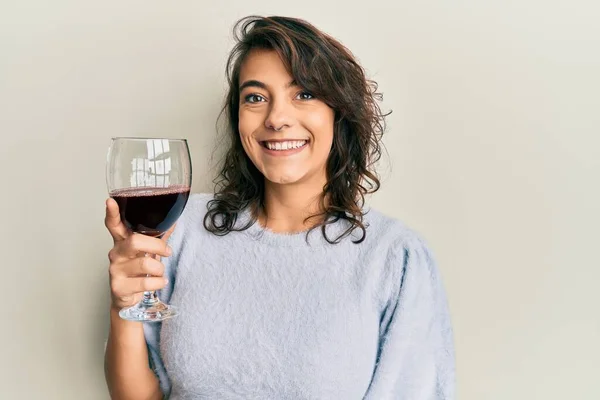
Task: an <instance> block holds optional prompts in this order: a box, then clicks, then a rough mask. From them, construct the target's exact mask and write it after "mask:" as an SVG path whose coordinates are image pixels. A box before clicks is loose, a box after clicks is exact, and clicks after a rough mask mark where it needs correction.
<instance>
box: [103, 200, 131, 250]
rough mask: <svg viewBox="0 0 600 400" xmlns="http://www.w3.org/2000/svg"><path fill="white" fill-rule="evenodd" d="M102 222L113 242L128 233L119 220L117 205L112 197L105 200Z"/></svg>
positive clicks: (125, 236) (123, 237) (121, 238)
mask: <svg viewBox="0 0 600 400" xmlns="http://www.w3.org/2000/svg"><path fill="white" fill-rule="evenodd" d="M104 224H105V225H106V228H107V229H108V231H109V232H110V235H111V236H112V237H113V239H114V240H115V242H116V241H119V240H123V239H125V238H127V236H128V235H129V231H128V230H127V227H126V226H125V224H123V222H122V221H121V215H120V214H119V205H118V204H117V202H116V201H115V200H114V199H112V198H109V199H107V200H106V217H105V218H104Z"/></svg>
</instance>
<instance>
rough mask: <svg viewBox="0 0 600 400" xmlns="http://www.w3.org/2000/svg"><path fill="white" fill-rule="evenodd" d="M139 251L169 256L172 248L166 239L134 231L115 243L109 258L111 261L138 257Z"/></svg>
mask: <svg viewBox="0 0 600 400" xmlns="http://www.w3.org/2000/svg"><path fill="white" fill-rule="evenodd" d="M139 253H147V254H152V255H158V256H161V257H168V256H170V255H171V253H172V250H171V248H170V247H169V245H167V243H166V242H165V241H164V240H161V239H158V238H153V237H150V236H146V235H141V234H139V233H134V234H131V235H129V236H128V237H127V238H125V239H123V240H120V241H118V242H116V243H115V247H113V250H111V251H110V253H109V259H110V260H111V263H112V262H115V261H117V262H118V261H119V260H120V259H122V258H137V257H138V255H139Z"/></svg>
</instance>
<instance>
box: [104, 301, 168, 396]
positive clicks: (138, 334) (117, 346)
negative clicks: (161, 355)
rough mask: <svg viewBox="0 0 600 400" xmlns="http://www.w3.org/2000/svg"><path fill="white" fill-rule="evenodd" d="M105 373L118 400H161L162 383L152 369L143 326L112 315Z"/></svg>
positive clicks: (115, 313)
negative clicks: (149, 364)
mask: <svg viewBox="0 0 600 400" xmlns="http://www.w3.org/2000/svg"><path fill="white" fill-rule="evenodd" d="M104 373H105V376H106V382H107V384H108V390H109V392H110V396H111V398H112V399H114V400H120V399H126V400H136V399H140V400H141V399H143V400H160V399H162V392H161V390H160V388H159V385H158V379H157V378H156V376H155V375H154V372H153V371H152V370H151V369H150V367H149V366H148V350H147V348H146V341H145V339H144V331H143V327H142V323H141V322H131V321H125V320H123V319H121V318H120V317H119V312H118V310H117V309H115V308H111V311H110V332H109V336H108V344H107V347H106V354H105V357H104Z"/></svg>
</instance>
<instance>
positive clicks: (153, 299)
mask: <svg viewBox="0 0 600 400" xmlns="http://www.w3.org/2000/svg"><path fill="white" fill-rule="evenodd" d="M142 303H144V305H145V306H153V305H155V304H156V303H158V296H157V294H156V292H155V291H154V290H153V291H151V292H144V298H143V299H142Z"/></svg>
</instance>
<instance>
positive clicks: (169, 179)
mask: <svg viewBox="0 0 600 400" xmlns="http://www.w3.org/2000/svg"><path fill="white" fill-rule="evenodd" d="M191 181H192V165H191V160H190V152H189V148H188V144H187V141H186V140H185V139H160V138H156V139H153V138H124V137H122V138H121V137H120V138H113V139H112V142H111V145H110V148H109V150H108V158H107V164H106V182H107V185H108V192H109V196H110V197H112V198H113V199H115V201H116V202H117V204H118V205H119V212H120V214H121V220H122V221H123V223H124V224H125V226H126V227H127V228H128V229H130V230H131V231H133V232H136V233H140V234H143V235H148V236H152V237H158V238H160V237H162V236H163V235H164V233H165V232H166V231H168V230H169V228H170V227H171V226H173V224H175V222H177V219H178V218H179V216H180V215H181V213H182V212H183V209H184V208H185V205H186V203H187V200H188V197H189V195H190V186H191ZM146 256H147V257H153V255H151V254H146ZM175 315H177V310H176V308H175V307H173V306H171V305H168V304H165V303H163V302H162V301H160V300H159V299H158V296H157V295H156V292H155V291H150V292H144V297H143V298H142V300H141V301H140V302H139V303H138V304H136V305H134V306H132V307H129V308H124V309H122V310H121V311H120V312H119V316H120V317H121V318H123V319H126V320H130V321H162V320H164V319H167V318H170V317H173V316H175Z"/></svg>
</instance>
